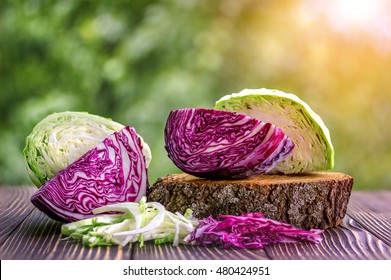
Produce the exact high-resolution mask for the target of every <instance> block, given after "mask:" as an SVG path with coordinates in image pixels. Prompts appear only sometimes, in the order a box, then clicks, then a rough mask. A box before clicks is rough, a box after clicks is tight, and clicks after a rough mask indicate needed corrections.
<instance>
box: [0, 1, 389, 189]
mask: <svg viewBox="0 0 391 280" xmlns="http://www.w3.org/2000/svg"><path fill="white" fill-rule="evenodd" d="M390 3H391V2H389V3H388V2H387V1H386V0H372V1H370V0H356V1H354V0H341V1H322V0H296V1H287V0H285V1H273V0H246V1H236V0H229V1H207V0H201V1H196V0H172V1H168V0H160V1H142V0H138V1H120V0H117V1H76V0H58V1H49V0H46V1H45V0H29V1H9V0H1V1H0V106H1V110H0V111H1V122H0V184H1V185H31V184H32V183H31V182H30V181H29V179H28V177H27V173H26V170H25V166H24V159H23V157H22V149H23V147H24V141H25V138H26V136H27V135H28V134H29V133H30V132H31V130H32V128H33V127H34V125H35V124H36V123H38V122H39V121H40V120H41V119H42V118H44V117H45V116H46V115H48V114H50V113H52V112H60V111H65V110H74V111H87V112H90V113H93V114H98V115H101V116H105V117H109V118H112V119H113V120H115V121H118V122H120V123H122V124H124V125H131V126H134V127H135V128H136V129H137V131H138V133H139V134H141V135H142V136H143V138H144V139H145V141H146V142H147V143H148V144H149V145H150V146H151V149H152V153H153V161H152V163H151V165H150V169H149V175H150V181H151V183H153V182H154V180H155V179H156V178H157V177H159V176H164V175H166V174H168V173H171V172H176V171H177V169H176V168H175V167H174V165H173V164H172V163H171V161H170V160H169V159H168V158H167V155H166V152H165V149H164V141H163V129H164V125H165V120H166V118H167V115H168V113H169V111H170V110H172V109H177V108H184V107H213V106H214V102H215V101H216V100H217V99H219V98H220V97H222V96H223V95H226V94H230V93H233V92H238V91H240V90H242V89H243V88H261V87H266V88H274V89H279V90H283V91H286V92H292V93H295V94H296V95H298V96H299V97H300V98H302V99H303V100H305V101H306V102H307V103H308V104H309V105H310V106H311V107H312V109H314V111H316V112H317V113H318V114H319V115H320V116H321V117H322V118H323V120H324V122H325V123H326V125H327V126H328V127H329V129H330V132H331V137H332V140H333V144H334V147H335V151H336V158H335V168H334V170H335V171H342V172H345V173H348V174H350V175H352V176H353V177H354V178H355V188H356V189H390V188H391V172H390V169H391V129H390V121H391V109H390V104H391V78H390V73H391V28H390V26H391V17H390V14H389V13H387V11H391V7H390Z"/></svg>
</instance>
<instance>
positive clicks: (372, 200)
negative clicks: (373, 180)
mask: <svg viewBox="0 0 391 280" xmlns="http://www.w3.org/2000/svg"><path fill="white" fill-rule="evenodd" d="M347 214H348V215H349V216H350V217H351V218H353V219H354V220H355V221H356V222H357V223H359V224H360V225H361V226H362V227H363V228H365V229H367V230H368V231H370V232H371V233H372V234H373V235H374V236H376V237H377V238H379V239H381V240H382V241H384V242H385V243H386V244H388V245H389V246H391V192H390V191H377V192H365V191H355V192H352V195H351V198H350V201H349V204H348V210H347Z"/></svg>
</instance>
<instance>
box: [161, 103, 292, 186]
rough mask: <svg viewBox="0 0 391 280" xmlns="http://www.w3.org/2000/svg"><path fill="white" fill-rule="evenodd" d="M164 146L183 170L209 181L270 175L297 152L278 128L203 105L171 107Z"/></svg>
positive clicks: (170, 156) (241, 115)
mask: <svg viewBox="0 0 391 280" xmlns="http://www.w3.org/2000/svg"><path fill="white" fill-rule="evenodd" d="M165 148H166V150H167V152H168V156H169V158H170V159H171V160H172V161H173V163H174V164H175V165H176V166H177V167H178V168H179V169H181V170H182V171H184V172H186V173H188V174H192V175H195V176H198V177H203V178H208V179H241V178H246V177H249V176H252V175H257V174H263V173H267V172H268V171H269V170H271V169H272V168H273V167H274V166H275V165H277V164H278V163H279V162H281V161H282V160H284V159H285V158H286V157H287V156H288V155H289V154H290V153H291V152H292V150H293V148H294V143H293V142H292V141H291V140H290V139H289V138H288V136H286V135H285V134H284V132H283V131H282V130H281V129H280V128H278V127H277V126H275V125H273V124H270V123H265V122H263V121H261V120H257V119H254V118H251V117H248V116H245V115H243V114H239V113H234V112H227V111H222V110H213V109H204V108H186V109H180V110H174V111H171V113H170V114H169V116H168V119H167V122H166V127H165Z"/></svg>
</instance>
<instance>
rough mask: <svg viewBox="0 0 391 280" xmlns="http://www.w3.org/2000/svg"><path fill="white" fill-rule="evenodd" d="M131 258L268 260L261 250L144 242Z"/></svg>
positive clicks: (137, 247)
mask: <svg viewBox="0 0 391 280" xmlns="http://www.w3.org/2000/svg"><path fill="white" fill-rule="evenodd" d="M133 250H134V253H133V258H132V259H136V260H268V259H269V258H268V256H267V255H266V252H265V251H263V250H246V249H241V248H228V249H222V248H217V247H203V246H192V245H182V244H180V245H179V246H173V245H172V244H161V245H155V244H153V242H146V243H145V244H144V246H143V247H142V248H140V247H139V246H135V247H134V249H133Z"/></svg>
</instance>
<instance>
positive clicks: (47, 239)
mask: <svg viewBox="0 0 391 280" xmlns="http://www.w3.org/2000/svg"><path fill="white" fill-rule="evenodd" d="M34 191H35V187H0V210H1V212H0V214H1V216H0V226H1V228H0V233H1V235H0V259H16V260H18V259H69V260H73V259H74V260H88V259H90V260H103V259H126V260H130V259H155V260H161V259H166V260H181V259H186V260H214V259H216V260H227V259H231V260H232V259H233V260H246V259H248V260H256V259H259V260H264V259H282V260H287V259H289V260H292V259H293V260H301V259H327V260H329V259H332V260H339V259H350V260H371V259H374V260H379V259H386V260H390V259H391V251H390V248H391V246H390V240H391V238H390V212H391V211H390V210H391V206H390V197H391V192H390V191H382V192H363V191H360V192H354V191H353V193H352V195H351V198H350V201H349V205H348V211H347V215H346V216H345V218H344V219H343V222H342V224H341V225H339V226H338V227H335V228H330V229H327V230H326V231H325V233H324V234H323V238H324V240H323V242H322V243H321V244H318V245H315V244H311V243H290V244H275V245H269V246H266V248H265V249H264V250H258V249H256V250H245V249H240V248H229V249H221V248H216V247H201V246H188V245H180V246H177V247H175V246H172V245H170V244H162V245H154V244H153V242H146V243H145V246H144V247H142V248H140V247H139V246H138V244H132V245H128V246H126V247H119V246H108V247H93V248H89V247H85V246H83V245H82V244H81V243H80V242H77V241H74V240H71V239H67V240H64V237H63V236H62V235H61V233H60V228H61V225H62V224H61V223H60V222H56V221H53V220H52V219H50V218H48V217H47V216H46V215H44V214H43V213H41V212H40V211H38V210H37V209H34V208H33V207H32V205H31V203H30V200H29V199H30V196H31V195H32V193H33V192H34Z"/></svg>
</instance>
